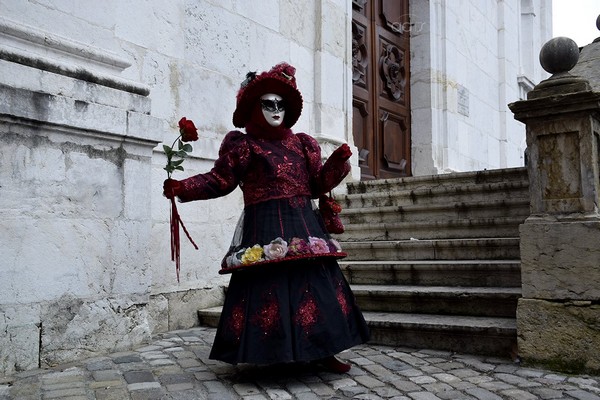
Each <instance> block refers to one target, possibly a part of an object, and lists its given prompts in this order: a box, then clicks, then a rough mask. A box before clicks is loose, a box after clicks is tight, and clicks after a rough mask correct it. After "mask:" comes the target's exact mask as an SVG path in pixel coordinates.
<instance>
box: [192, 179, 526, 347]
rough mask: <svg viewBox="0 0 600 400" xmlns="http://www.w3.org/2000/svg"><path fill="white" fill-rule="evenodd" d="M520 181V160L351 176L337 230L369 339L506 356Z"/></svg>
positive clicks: (517, 285)
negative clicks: (455, 169)
mask: <svg viewBox="0 0 600 400" xmlns="http://www.w3.org/2000/svg"><path fill="white" fill-rule="evenodd" d="M528 186H529V185H528V178H527V170H526V169H525V168H511V169H502V170H486V171H478V172H466V173H453V174H447V175H433V176H425V177H410V178H401V179H390V180H379V181H368V182H357V183H351V184H349V185H348V194H347V195H345V196H343V197H341V198H338V201H340V203H341V204H342V205H343V207H344V210H343V212H342V214H341V216H342V220H343V222H344V226H345V228H346V230H345V232H344V233H343V234H341V235H337V237H336V238H337V239H338V240H339V241H340V243H341V244H342V248H343V249H344V251H346V252H348V254H349V256H348V257H347V258H345V259H342V260H341V261H340V266H341V268H342V270H343V271H344V274H345V275H346V277H347V279H348V281H349V282H350V284H351V287H352V290H353V292H354V295H355V296H356V300H357V302H358V304H359V306H360V307H361V309H362V311H363V314H364V316H365V319H366V320H367V323H368V324H369V327H370V329H371V342H372V343H377V344H384V345H391V346H403V347H414V348H427V349H439V350H450V351H455V352H458V353H471V354H482V355H499V356H507V357H508V356H510V355H511V353H512V352H514V351H515V350H516V340H517V333H516V306H517V301H518V299H519V297H520V296H521V272H520V257H519V225H520V224H521V223H522V222H523V221H524V220H525V218H526V217H527V216H528V215H529V191H528V190H529V189H528ZM219 314H220V307H215V308H211V309H206V310H200V311H199V317H200V323H201V324H204V325H209V326H216V323H217V321H218V317H219Z"/></svg>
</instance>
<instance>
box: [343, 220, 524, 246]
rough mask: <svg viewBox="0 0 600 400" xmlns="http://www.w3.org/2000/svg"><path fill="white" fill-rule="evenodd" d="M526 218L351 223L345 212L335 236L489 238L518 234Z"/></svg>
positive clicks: (363, 238)
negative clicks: (340, 231) (341, 229)
mask: <svg viewBox="0 0 600 400" xmlns="http://www.w3.org/2000/svg"><path fill="white" fill-rule="evenodd" d="M524 220H525V218H524V217H522V216H520V217H494V218H472V219H434V218H432V219H430V220H426V221H411V222H382V223H381V222H380V223H371V222H366V223H348V221H346V218H345V217H344V215H343V214H342V221H343V223H344V228H345V230H344V233H342V234H339V235H336V236H335V237H336V239H337V240H339V241H340V242H345V241H348V242H355V241H376V240H384V241H385V240H409V239H411V238H413V239H459V238H470V239H474V238H486V237H518V236H519V225H520V224H521V223H523V221H524Z"/></svg>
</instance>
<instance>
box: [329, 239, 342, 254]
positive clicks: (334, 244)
mask: <svg viewBox="0 0 600 400" xmlns="http://www.w3.org/2000/svg"><path fill="white" fill-rule="evenodd" d="M327 244H328V245H329V251H330V252H331V253H339V252H341V251H342V246H341V245H340V242H338V241H337V240H335V239H329V242H328V243H327Z"/></svg>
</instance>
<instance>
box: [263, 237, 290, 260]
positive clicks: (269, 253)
mask: <svg viewBox="0 0 600 400" xmlns="http://www.w3.org/2000/svg"><path fill="white" fill-rule="evenodd" d="M263 250H264V252H265V258H266V259H267V260H276V259H278V258H283V257H285V256H286V254H287V252H288V244H287V242H286V241H285V240H283V239H282V238H280V237H278V238H277V239H274V240H273V241H271V243H269V244H267V245H265V246H264V247H263Z"/></svg>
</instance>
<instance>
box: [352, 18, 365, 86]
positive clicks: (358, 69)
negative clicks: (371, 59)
mask: <svg viewBox="0 0 600 400" xmlns="http://www.w3.org/2000/svg"><path fill="white" fill-rule="evenodd" d="M366 71H367V45H366V43H365V30H364V28H362V27H360V26H359V25H358V24H356V23H355V22H354V21H352V83H353V84H355V85H358V86H362V87H366V81H365V74H366Z"/></svg>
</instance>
